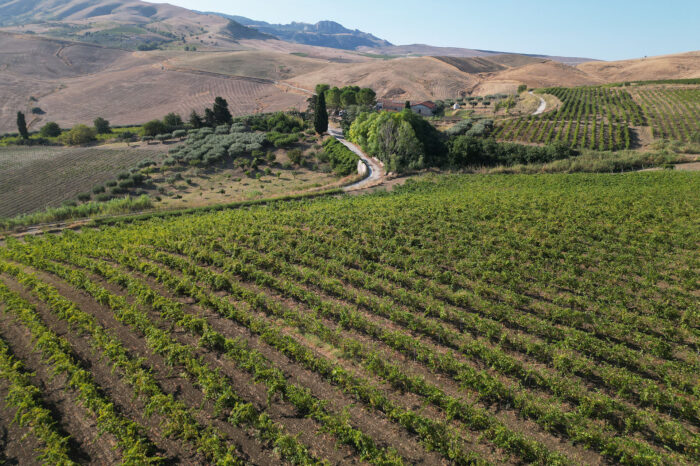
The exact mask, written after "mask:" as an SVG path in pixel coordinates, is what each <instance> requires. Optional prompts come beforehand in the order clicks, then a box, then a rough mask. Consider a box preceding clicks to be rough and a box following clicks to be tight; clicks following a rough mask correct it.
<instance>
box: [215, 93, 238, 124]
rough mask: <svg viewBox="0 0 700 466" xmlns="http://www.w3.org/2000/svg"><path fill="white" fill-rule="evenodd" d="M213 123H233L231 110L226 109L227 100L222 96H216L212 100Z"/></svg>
mask: <svg viewBox="0 0 700 466" xmlns="http://www.w3.org/2000/svg"><path fill="white" fill-rule="evenodd" d="M212 111H213V112H214V125H215V126H216V125H230V124H231V123H233V117H232V116H231V112H229V111H228V102H226V99H224V98H222V97H217V98H216V99H215V100H214V108H213V109H212Z"/></svg>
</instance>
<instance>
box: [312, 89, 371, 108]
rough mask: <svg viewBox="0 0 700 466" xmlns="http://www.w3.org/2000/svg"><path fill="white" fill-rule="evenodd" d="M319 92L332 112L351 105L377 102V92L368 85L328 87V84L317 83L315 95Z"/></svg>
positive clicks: (368, 104) (368, 105) (365, 104)
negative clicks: (362, 86) (363, 86)
mask: <svg viewBox="0 0 700 466" xmlns="http://www.w3.org/2000/svg"><path fill="white" fill-rule="evenodd" d="M321 94H323V97H324V98H325V101H326V105H327V106H328V108H329V109H331V110H332V111H334V112H338V111H339V110H341V109H346V108H348V107H350V106H353V105H362V106H366V107H371V106H374V104H376V103H377V94H376V93H375V92H374V91H373V90H372V89H370V88H368V87H365V88H360V87H359V86H345V87H343V88H338V87H330V86H329V85H328V84H318V85H317V86H316V95H317V96H320V95H321Z"/></svg>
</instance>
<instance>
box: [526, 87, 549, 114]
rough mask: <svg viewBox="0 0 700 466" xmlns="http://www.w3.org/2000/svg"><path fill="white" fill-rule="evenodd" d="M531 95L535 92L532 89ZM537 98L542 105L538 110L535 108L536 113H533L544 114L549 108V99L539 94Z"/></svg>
mask: <svg viewBox="0 0 700 466" xmlns="http://www.w3.org/2000/svg"><path fill="white" fill-rule="evenodd" d="M530 95H535V94H534V93H533V92H532V91H530ZM537 98H538V99H540V106H539V107H537V110H535V113H533V115H542V114H543V113H544V111H545V110H547V101H546V100H544V99H543V98H542V97H540V96H537Z"/></svg>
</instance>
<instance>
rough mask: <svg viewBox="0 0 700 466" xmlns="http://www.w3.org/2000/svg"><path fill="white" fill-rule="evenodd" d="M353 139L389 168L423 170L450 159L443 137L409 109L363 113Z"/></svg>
mask: <svg viewBox="0 0 700 466" xmlns="http://www.w3.org/2000/svg"><path fill="white" fill-rule="evenodd" d="M349 139H350V140H351V141H353V142H355V143H357V144H359V145H360V146H362V147H363V148H364V149H365V151H366V152H368V153H369V154H371V155H373V156H374V157H376V158H378V159H379V160H381V161H382V162H384V164H385V165H386V167H387V170H388V171H393V172H403V171H408V170H419V169H422V168H426V167H435V166H442V165H444V164H445V162H446V157H447V147H446V146H445V143H444V140H443V139H444V138H443V136H442V135H441V134H440V132H438V131H437V130H436V129H435V128H434V127H433V126H432V125H431V124H430V123H428V122H427V121H425V120H424V119H423V118H422V117H421V116H419V115H416V114H415V113H413V112H412V111H410V110H408V109H405V110H404V111H402V112H400V113H389V112H364V113H361V114H360V115H358V117H357V118H356V119H355V121H354V122H353V123H352V125H351V127H350V134H349Z"/></svg>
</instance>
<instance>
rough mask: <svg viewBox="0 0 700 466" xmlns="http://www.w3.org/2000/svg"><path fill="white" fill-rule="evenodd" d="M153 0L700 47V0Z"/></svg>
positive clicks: (626, 52)
mask: <svg viewBox="0 0 700 466" xmlns="http://www.w3.org/2000/svg"><path fill="white" fill-rule="evenodd" d="M151 1H154V0H151ZM155 2H156V3H171V4H174V5H179V6H183V7H186V8H191V9H196V10H199V11H218V12H222V13H228V14H233V15H241V16H247V17H249V18H253V19H257V20H263V21H268V22H272V23H289V22H291V21H303V22H310V23H315V22H316V21H319V20H324V19H329V20H333V21H337V22H339V23H341V24H343V25H344V26H346V27H348V28H351V29H355V28H356V29H360V30H362V31H365V32H370V33H372V34H374V35H376V36H378V37H381V38H383V39H386V40H388V41H390V42H392V43H394V44H397V45H401V44H411V43H425V44H429V45H439V46H450V47H465V48H474V49H487V50H499V51H507V52H520V53H542V54H547V55H564V56H580V57H588V58H599V59H603V60H619V59H625V58H638V57H642V56H645V55H646V56H652V55H663V54H669V53H679V52H687V51H691V50H700V0H576V1H571V0H530V1H527V0H479V1H473V0H422V1H419V0H351V1H328V0H326V1H324V0H252V1H251V0H245V1H241V0H168V1H167V2H163V1H159V0H155Z"/></svg>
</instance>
